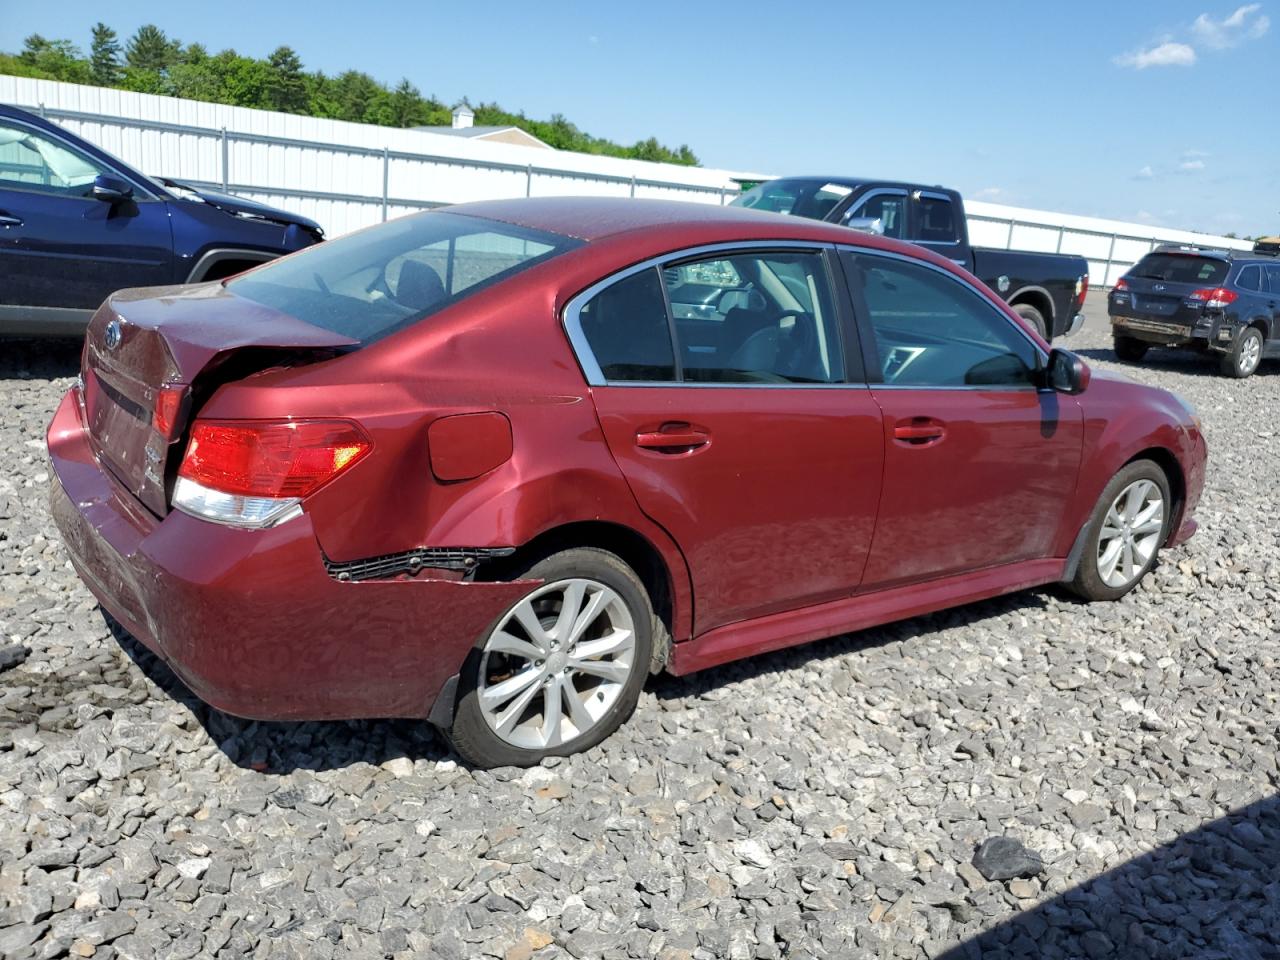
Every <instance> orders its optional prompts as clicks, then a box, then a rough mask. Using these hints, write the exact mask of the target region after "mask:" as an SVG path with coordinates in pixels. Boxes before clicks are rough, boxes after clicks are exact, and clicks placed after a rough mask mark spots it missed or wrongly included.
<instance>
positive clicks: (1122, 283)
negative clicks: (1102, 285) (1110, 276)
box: [1111, 277, 1129, 293]
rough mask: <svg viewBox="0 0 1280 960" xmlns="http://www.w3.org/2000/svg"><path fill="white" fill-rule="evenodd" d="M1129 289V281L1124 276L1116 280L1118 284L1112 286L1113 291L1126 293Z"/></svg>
mask: <svg viewBox="0 0 1280 960" xmlns="http://www.w3.org/2000/svg"><path fill="white" fill-rule="evenodd" d="M1128 289H1129V281H1128V280H1126V279H1125V278H1124V277H1121V278H1120V279H1119V280H1117V281H1116V285H1115V286H1114V287H1112V288H1111V292H1112V293H1124V292H1125V291H1126V290H1128Z"/></svg>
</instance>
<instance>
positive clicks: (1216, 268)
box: [1130, 253, 1227, 286]
mask: <svg viewBox="0 0 1280 960" xmlns="http://www.w3.org/2000/svg"><path fill="white" fill-rule="evenodd" d="M1130 276H1134V277H1141V278H1142V279H1144V280H1165V281H1168V282H1169V283H1208V284H1213V285H1214V286H1217V285H1218V284H1220V283H1222V281H1223V280H1225V279H1226V278H1227V261H1225V260H1219V259H1217V258H1216V257H1198V256H1195V255H1193V254H1185V253H1149V254H1147V255H1146V256H1145V257H1143V258H1142V259H1141V260H1140V261H1138V265H1137V266H1135V267H1134V268H1133V270H1131V271H1130Z"/></svg>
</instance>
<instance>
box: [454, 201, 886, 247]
mask: <svg viewBox="0 0 1280 960" xmlns="http://www.w3.org/2000/svg"><path fill="white" fill-rule="evenodd" d="M439 209H441V210H443V211H447V212H449V213H458V214H465V215H467V216H473V217H483V218H485V219H489V220H498V221H501V222H503V223H510V224H514V225H516V226H520V227H525V228H527V229H530V230H542V231H545V232H547V233H558V234H561V235H563V236H568V237H575V238H577V239H579V240H586V241H588V242H591V241H597V240H603V239H605V238H618V237H622V236H625V235H627V234H641V233H650V232H655V231H679V230H681V228H704V229H708V228H709V229H712V230H714V229H716V228H722V229H723V230H724V231H725V232H726V234H729V235H731V236H728V237H726V239H741V240H750V239H760V240H814V241H819V242H828V243H832V242H834V243H850V242H856V238H857V237H859V236H861V235H860V234H855V233H854V232H853V231H851V230H848V229H846V228H844V227H837V226H835V225H834V224H829V223H823V222H821V221H818V220H807V219H803V218H801V217H788V216H783V215H781V214H777V213H764V212H761V211H758V210H747V209H744V208H742V207H726V206H718V205H716V204H711V203H689V202H686V201H678V200H637V199H633V198H629V197H533V198H520V199H512V200H482V201H479V202H476V203H461V204H457V205H455V206H450V207H442V208H439Z"/></svg>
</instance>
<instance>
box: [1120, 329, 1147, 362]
mask: <svg viewBox="0 0 1280 960" xmlns="http://www.w3.org/2000/svg"><path fill="white" fill-rule="evenodd" d="M1114 343H1115V348H1116V356H1117V357H1119V358H1120V359H1121V360H1123V361H1124V362H1125V363H1141V362H1142V358H1143V357H1145V356H1146V355H1147V350H1149V349H1150V347H1149V346H1148V345H1147V344H1145V343H1143V342H1142V341H1141V340H1135V339H1134V338H1133V337H1120V336H1117V337H1116V338H1115V341H1114Z"/></svg>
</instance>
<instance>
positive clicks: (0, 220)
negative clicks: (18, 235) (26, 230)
mask: <svg viewBox="0 0 1280 960" xmlns="http://www.w3.org/2000/svg"><path fill="white" fill-rule="evenodd" d="M20 226H22V218H21V217H12V216H10V215H9V214H7V213H4V212H3V211H0V227H20Z"/></svg>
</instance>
